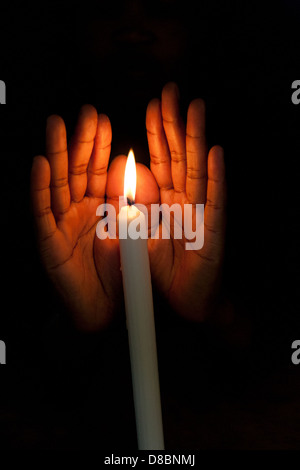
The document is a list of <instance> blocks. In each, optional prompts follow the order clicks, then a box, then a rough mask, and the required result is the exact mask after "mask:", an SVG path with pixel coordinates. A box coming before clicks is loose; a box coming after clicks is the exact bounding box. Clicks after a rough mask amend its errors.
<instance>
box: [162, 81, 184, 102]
mask: <svg viewBox="0 0 300 470" xmlns="http://www.w3.org/2000/svg"><path fill="white" fill-rule="evenodd" d="M169 94H172V95H175V96H176V98H177V99H179V98H180V93H179V87H178V85H177V83H176V82H168V83H166V84H165V86H164V87H163V89H162V97H165V96H167V95H169Z"/></svg>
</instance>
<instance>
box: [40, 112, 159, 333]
mask: <svg viewBox="0 0 300 470" xmlns="http://www.w3.org/2000/svg"><path fill="white" fill-rule="evenodd" d="M111 137H112V131H111V125H110V121H109V119H108V117H107V116H105V115H103V114H100V115H98V114H97V111H96V109H95V108H94V107H93V106H90V105H85V106H83V107H82V109H81V112H80V114H79V117H78V122H77V126H76V129H75V133H74V135H73V136H72V138H71V139H70V142H69V145H68V144H67V135H66V127H65V123H64V121H63V119H62V118H61V117H60V116H57V115H53V116H50V117H49V118H48V120H47V128H46V156H37V157H35V158H34V161H33V165H32V173H31V198H32V207H33V214H34V218H35V225H36V229H37V242H38V245H39V251H40V255H41V258H42V262H43V264H44V266H45V269H46V271H47V273H48V275H49V277H50V278H51V280H52V282H53V284H54V286H55V287H56V289H57V290H58V292H59V293H60V295H61V297H62V298H63V300H64V302H65V304H66V306H67V308H68V310H69V312H70V313H71V316H72V318H73V320H74V322H75V324H76V325H77V327H78V328H80V329H83V330H88V331H96V330H99V329H101V328H103V327H105V326H106V325H108V324H109V323H110V321H111V320H112V318H113V317H114V314H115V312H116V310H118V308H119V307H120V306H121V305H122V299H123V296H122V278H121V272H120V257H119V244H118V240H117V239H111V238H109V237H108V238H106V239H105V240H100V239H99V238H98V237H97V234H96V226H97V223H98V222H99V220H100V218H99V216H97V215H96V210H97V207H98V206H99V205H100V204H103V203H104V202H105V200H106V188H107V189H108V196H107V202H110V203H113V204H117V201H116V198H117V196H118V195H119V194H122V192H123V181H124V169H125V161H126V158H125V157H124V156H123V157H119V158H116V159H115V160H113V162H112V164H111V167H110V170H109V172H108V171H107V167H108V163H109V157H110V149H111ZM137 173H138V183H137V194H140V196H139V199H140V200H142V201H146V203H147V198H146V199H144V195H145V191H144V188H147V187H150V188H153V191H154V192H153V194H154V196H153V197H155V194H156V199H158V189H157V185H156V182H155V179H154V177H153V175H152V174H151V172H150V170H148V169H147V168H146V167H145V166H143V165H137ZM155 191H156V192H155Z"/></svg>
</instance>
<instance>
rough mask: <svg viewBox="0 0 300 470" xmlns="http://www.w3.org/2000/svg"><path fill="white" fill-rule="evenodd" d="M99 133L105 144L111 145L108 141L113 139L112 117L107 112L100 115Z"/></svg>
mask: <svg viewBox="0 0 300 470" xmlns="http://www.w3.org/2000/svg"><path fill="white" fill-rule="evenodd" d="M99 134H100V137H102V140H103V141H104V142H105V144H106V145H109V143H108V141H111V139H112V128H111V122H110V119H109V117H108V116H107V115H106V114H99V115H98V136H99Z"/></svg>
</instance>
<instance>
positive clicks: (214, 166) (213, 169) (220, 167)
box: [208, 145, 225, 180]
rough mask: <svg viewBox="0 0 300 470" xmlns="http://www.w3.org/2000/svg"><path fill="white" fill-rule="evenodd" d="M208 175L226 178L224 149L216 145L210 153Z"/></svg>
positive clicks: (214, 177)
mask: <svg viewBox="0 0 300 470" xmlns="http://www.w3.org/2000/svg"><path fill="white" fill-rule="evenodd" d="M208 176H209V177H210V178H213V179H216V180H223V179H225V162H224V149H223V147H221V145H215V146H214V147H212V148H211V149H210V152H209V154H208Z"/></svg>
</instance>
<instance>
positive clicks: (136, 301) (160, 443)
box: [119, 206, 164, 450]
mask: <svg viewBox="0 0 300 470" xmlns="http://www.w3.org/2000/svg"><path fill="white" fill-rule="evenodd" d="M137 211H138V210H137V209H136V208H133V207H128V206H126V207H123V208H122V209H121V211H120V214H119V226H121V224H126V225H127V227H128V223H130V220H131V216H130V214H132V216H133V217H134V216H136V213H137ZM138 213H139V214H140V212H139V211H138ZM120 254H121V267H122V276H123V288H124V298H125V308H126V320H127V329H128V340H129V351H130V362H131V374H132V385H133V395H134V407H135V416H136V427H137V437H138V447H139V449H140V450H154V449H157V450H163V449H164V438H163V425H162V414H161V400H160V388H159V375H158V364H157V350H156V336H155V324H154V313H153V299H152V288H151V274H150V266H149V255H148V246H147V240H146V239H141V238H138V239H136V240H133V239H131V238H129V237H127V239H120Z"/></svg>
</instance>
